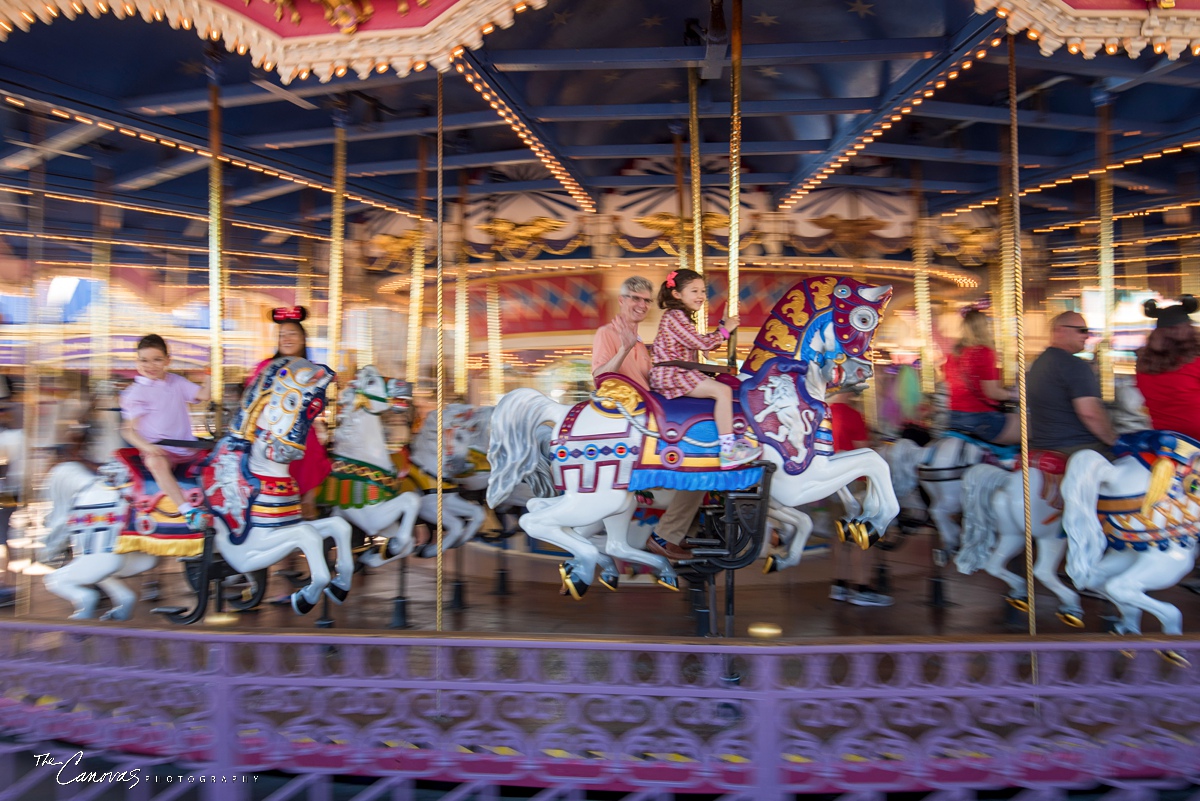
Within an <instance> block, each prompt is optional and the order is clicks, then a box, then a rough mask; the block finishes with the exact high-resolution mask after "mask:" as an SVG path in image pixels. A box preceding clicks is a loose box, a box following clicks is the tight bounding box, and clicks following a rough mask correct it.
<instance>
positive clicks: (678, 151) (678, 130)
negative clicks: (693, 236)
mask: <svg viewBox="0 0 1200 801" xmlns="http://www.w3.org/2000/svg"><path fill="white" fill-rule="evenodd" d="M671 138H672V141H673V142H674V145H675V201H676V203H675V206H676V211H677V212H678V214H677V216H678V218H679V226H678V228H677V229H676V231H675V249H676V250H677V251H678V252H679V269H681V270H686V269H687V266H688V254H687V230H686V228H685V227H684V223H683V198H684V194H683V129H682V127H681V126H680V125H678V124H675V123H672V125H671Z"/></svg>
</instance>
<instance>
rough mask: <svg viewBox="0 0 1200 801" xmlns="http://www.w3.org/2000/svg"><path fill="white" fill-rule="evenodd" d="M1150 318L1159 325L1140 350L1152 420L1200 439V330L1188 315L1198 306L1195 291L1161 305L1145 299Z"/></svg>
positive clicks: (1141, 379)
mask: <svg viewBox="0 0 1200 801" xmlns="http://www.w3.org/2000/svg"><path fill="white" fill-rule="evenodd" d="M1145 309H1146V316H1147V317H1151V318H1153V319H1156V320H1158V325H1157V326H1155V328H1154V330H1153V331H1151V332H1150V336H1149V337H1148V338H1147V339H1146V346H1145V347H1143V348H1141V349H1140V350H1139V351H1138V352H1137V388H1138V391H1140V392H1141V393H1142V397H1143V398H1145V399H1146V410H1147V411H1149V412H1150V421H1151V422H1152V423H1153V424H1154V427H1155V428H1156V429H1159V430H1161V431H1177V432H1179V433H1180V434H1183V435H1184V436H1187V437H1191V438H1192V439H1196V440H1200V416H1197V414H1196V409H1197V405H1198V404H1200V329H1198V328H1196V326H1194V325H1192V321H1191V319H1190V318H1189V317H1188V315H1189V314H1194V313H1195V312H1196V311H1197V309H1200V303H1198V302H1197V301H1196V298H1195V297H1194V296H1192V295H1184V296H1183V297H1182V298H1180V299H1179V303H1178V304H1176V305H1174V306H1164V307H1162V308H1159V306H1158V304H1157V303H1155V302H1154V301H1153V300H1148V301H1146V305H1145Z"/></svg>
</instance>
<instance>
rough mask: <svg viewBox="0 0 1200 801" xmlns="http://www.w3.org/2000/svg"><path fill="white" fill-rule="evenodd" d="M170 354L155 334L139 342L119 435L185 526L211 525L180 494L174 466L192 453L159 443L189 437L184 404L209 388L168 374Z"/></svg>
mask: <svg viewBox="0 0 1200 801" xmlns="http://www.w3.org/2000/svg"><path fill="white" fill-rule="evenodd" d="M170 366H171V357H170V356H169V355H168V354H167V343H166V342H165V341H164V340H163V338H162V337H160V336H159V335H158V334H147V335H146V336H144V337H142V338H141V339H140V340H138V344H137V371H138V376H137V378H135V379H134V381H133V384H131V385H130V386H129V387H127V388H126V389H125V391H124V392H122V393H121V419H122V420H124V423H123V424H122V425H121V434H122V436H124V437H125V439H126V440H127V441H128V442H129V443H130V444H131V445H133V446H134V447H135V448H137V449H138V451H140V452H141V455H142V462H143V463H145V465H146V469H147V470H149V471H150V475H152V476H154V480H155V481H157V482H158V487H159V489H160V490H162V491H163V492H164V493H165V494H166V496H167V497H168V498H170V499H171V500H172V501H174V502H175V506H176V507H177V508H178V509H179V513H180V514H181V515H183V518H184V520H186V521H187V525H188V528H190V529H192V530H193V531H203V530H204V529H206V528H208V527H209V526H210V525H212V521H211V519H210V517H209V515H208V513H207V511H206V510H204V509H198V508H196V507H194V506H192V505H191V504H190V503H188V502H187V501H186V500H185V499H184V497H183V490H181V489H180V488H179V482H178V481H176V480H175V474H174V473H173V472H172V468H174V467H175V466H176V465H179V464H183V463H184V462H188V461H191V460H192V458H193V457H194V456H195V451H193V450H190V449H187V448H172V447H168V446H164V445H159V444H158V443H159V442H160V441H162V440H164V439H177V440H191V439H194V437H193V436H192V423H191V418H190V416H189V414H188V405H189V404H193V403H204V402H206V401H207V400H208V398H209V390H208V388H207V387H201V386H199V385H198V384H193V383H192V382H191V381H188V380H187V379H186V378H184V377H183V376H180V375H175V374H174V373H170V372H168V369H169V368H170Z"/></svg>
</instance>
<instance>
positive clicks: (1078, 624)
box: [1057, 611, 1083, 629]
mask: <svg viewBox="0 0 1200 801" xmlns="http://www.w3.org/2000/svg"><path fill="white" fill-rule="evenodd" d="M1057 616H1058V619H1059V620H1061V621H1062V622H1063V623H1066V624H1067V625H1068V626H1070V627H1071V628H1073V629H1081V628H1083V613H1082V612H1079V613H1078V614H1076V613H1075V612H1068V611H1062V612H1059V613H1058V615H1057Z"/></svg>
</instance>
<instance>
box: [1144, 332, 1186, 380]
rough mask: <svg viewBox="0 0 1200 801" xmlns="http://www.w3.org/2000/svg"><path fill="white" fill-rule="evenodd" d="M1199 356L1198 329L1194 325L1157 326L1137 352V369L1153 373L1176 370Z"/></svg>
mask: <svg viewBox="0 0 1200 801" xmlns="http://www.w3.org/2000/svg"><path fill="white" fill-rule="evenodd" d="M1198 356H1200V329H1198V328H1196V326H1194V325H1166V326H1159V327H1158V328H1155V329H1154V330H1153V331H1151V332H1150V336H1149V337H1147V338H1146V346H1145V347H1143V348H1139V349H1138V352H1137V371H1138V372H1139V373H1148V374H1150V375H1155V374H1157V373H1169V372H1171V371H1172V370H1178V369H1179V368H1180V367H1183V366H1184V365H1185V364H1187V363H1188V362H1190V361H1192V360H1193V359H1195V358H1197V357H1198Z"/></svg>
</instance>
